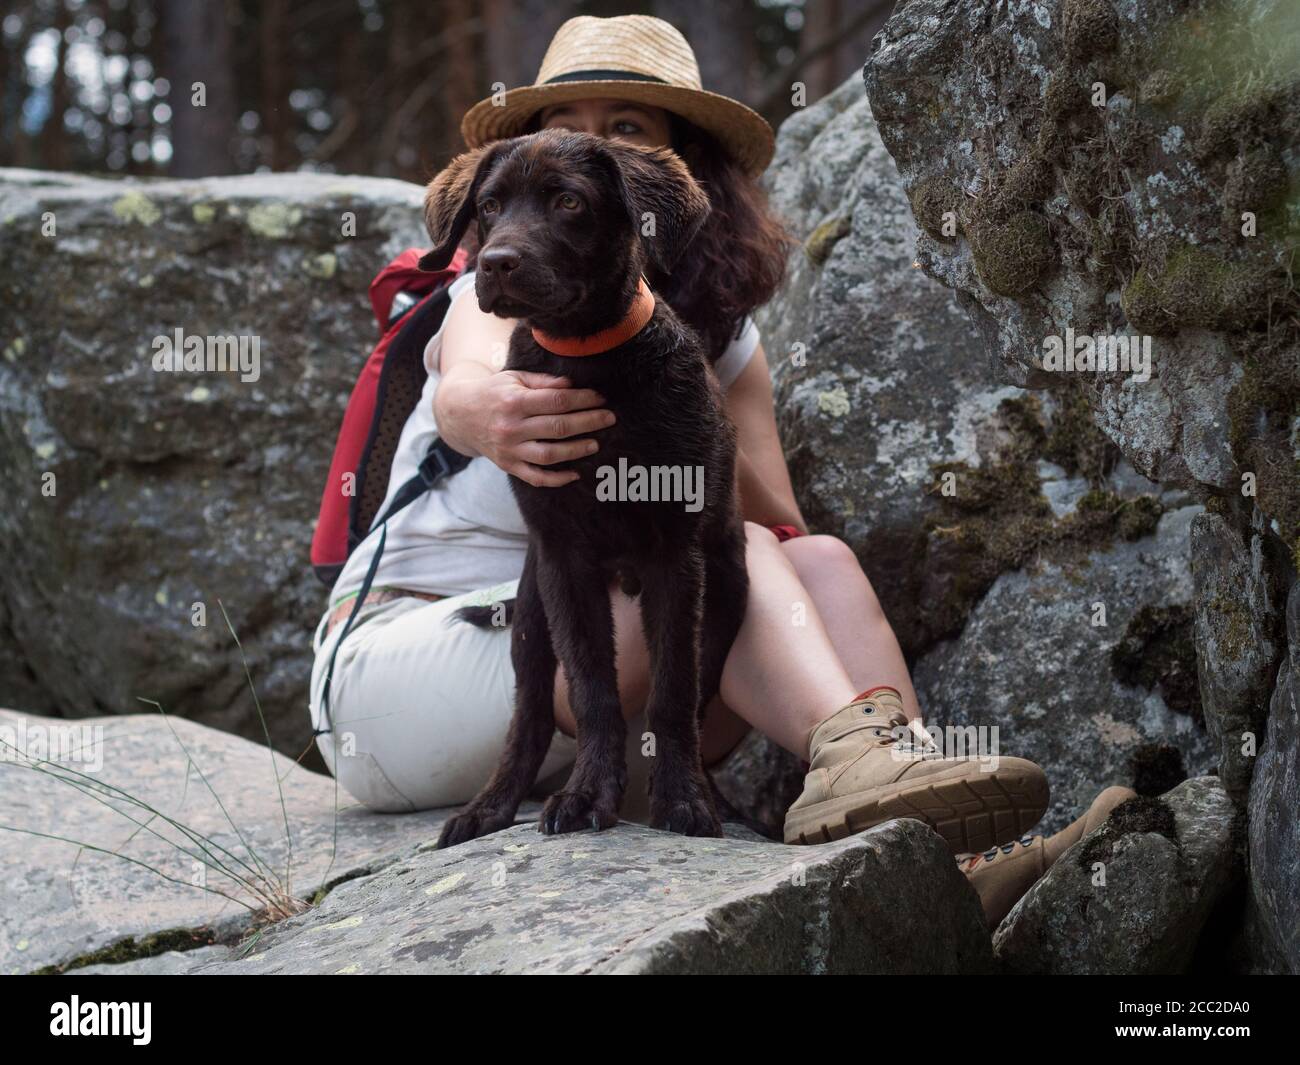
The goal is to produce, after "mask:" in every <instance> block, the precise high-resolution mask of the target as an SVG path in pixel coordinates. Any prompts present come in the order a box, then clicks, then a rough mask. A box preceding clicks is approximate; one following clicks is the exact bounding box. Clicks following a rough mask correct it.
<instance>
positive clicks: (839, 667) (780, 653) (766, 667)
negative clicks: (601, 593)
mask: <svg viewBox="0 0 1300 1065" xmlns="http://www.w3.org/2000/svg"><path fill="white" fill-rule="evenodd" d="M745 530H746V541H747V546H746V564H747V566H748V569H749V580H750V587H749V605H748V608H747V610H746V613H745V621H744V623H743V624H742V625H741V628H740V632H739V633H738V634H737V636H736V642H735V644H734V645H733V646H732V649H731V654H730V656H729V657H728V658H727V664H726V666H725V667H724V669H723V671H722V685H721V692H720V702H719V701H715V705H714V706H713V707H711V709H710V711H709V713H708V714H707V715H706V718H705V728H704V733H703V737H702V746H703V754H704V760H705V762H706V764H707V763H711V762H714V761H716V760H717V759H718V758H719V757H721V756H722V755H723V754H725V753H726V752H727V751H729V750H730V749H731V748H732V747H734V746H735V744H736V743H737V742H739V740H740V739H741V738H742V737H743V735H744V733H745V731H746V729H747V728H748V727H750V726H752V727H754V728H757V729H758V730H759V731H760V732H763V733H764V734H766V735H767V736H769V737H771V738H772V739H773V740H774V741H775V742H777V743H779V744H781V746H783V747H785V748H787V749H788V750H790V751H793V752H794V753H795V754H797V755H799V756H800V757H801V758H803V757H807V755H808V734H809V732H811V731H812V729H813V728H815V727H816V726H817V725H818V724H819V723H820V722H821V721H823V720H824V719H825V718H827V717H829V716H830V715H831V714H833V713H834V712H835V711H836V710H838V709H839V708H840V707H842V706H843V705H844V704H845V703H847V702H848V701H849V700H851V699H852V698H853V696H854V695H855V694H856V693H857V692H858V691H860V690H861V689H860V688H858V687H855V686H854V681H853V679H852V678H851V677H850V675H849V672H848V671H847V670H846V669H845V666H844V664H843V662H842V661H841V660H840V658H839V655H838V653H837V651H836V648H835V644H834V643H833V641H832V638H831V636H830V634H829V633H828V632H827V629H826V626H825V624H824V623H823V621H822V618H821V615H820V614H819V612H818V609H817V605H816V603H815V601H814V600H813V597H812V595H811V593H810V591H809V590H808V589H807V588H805V587H804V585H803V584H802V583H801V582H800V580H799V576H798V573H797V572H796V569H795V567H794V565H793V563H792V562H791V561H790V559H789V558H788V557H787V555H786V553H785V552H784V551H783V550H782V547H781V544H780V543H778V541H777V539H776V537H775V536H774V535H773V534H772V533H771V532H769V531H768V530H767V529H764V528H762V527H761V526H758V525H753V524H750V523H746V526H745ZM864 580H865V578H864ZM611 598H612V603H613V608H614V628H615V647H616V649H617V655H618V680H619V693H620V697H621V698H622V701H623V708H624V713H625V714H626V715H627V716H628V717H634V716H636V715H637V714H638V713H640V712H641V710H642V708H643V707H644V706H645V699H646V695H647V692H648V687H649V673H650V669H649V658H648V655H647V652H646V647H645V639H644V636H643V634H642V631H641V623H640V610H639V608H638V607H637V604H636V602H635V601H634V600H631V599H628V598H627V597H626V596H625V595H623V594H622V593H621V592H619V591H617V590H614V591H612V592H611ZM878 683H882V684H887V683H890V682H889V681H888V680H881V681H879V682H878ZM567 689H568V686H567V683H566V682H565V679H564V677H563V675H562V673H561V674H560V675H559V676H557V677H556V704H555V720H556V724H557V725H558V726H559V727H560V729H561V730H563V731H564V732H566V733H568V734H570V735H572V734H573V731H574V728H575V725H574V721H573V714H572V711H571V710H570V709H569V700H568V690H567ZM729 707H730V708H735V713H732V712H731V711H730V710H728V708H729ZM742 719H743V720H742Z"/></svg>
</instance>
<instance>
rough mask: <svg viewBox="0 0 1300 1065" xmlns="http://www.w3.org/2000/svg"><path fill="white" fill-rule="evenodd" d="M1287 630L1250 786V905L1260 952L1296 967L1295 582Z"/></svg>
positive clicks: (1299, 640) (1298, 620) (1299, 800)
mask: <svg viewBox="0 0 1300 1065" xmlns="http://www.w3.org/2000/svg"><path fill="white" fill-rule="evenodd" d="M1287 632H1288V640H1289V645H1290V647H1289V653H1288V654H1287V655H1286V656H1285V657H1284V658H1283V659H1282V667H1281V669H1280V670H1279V671H1278V677H1277V689H1276V690H1275V691H1274V693H1273V702H1272V705H1271V707H1270V710H1269V716H1268V734H1267V735H1266V736H1265V738H1264V744H1263V747H1262V748H1261V750H1260V752H1259V765H1258V766H1257V768H1256V770H1255V779H1254V781H1253V783H1252V784H1251V788H1250V889H1251V903H1250V905H1251V908H1252V910H1253V913H1254V915H1255V916H1256V918H1257V920H1256V924H1257V925H1258V927H1259V929H1260V932H1261V934H1262V937H1263V939H1264V940H1265V947H1266V949H1265V950H1263V951H1261V953H1262V954H1264V955H1265V957H1274V958H1277V959H1279V960H1280V962H1281V964H1282V965H1283V966H1285V967H1286V969H1288V970H1289V971H1290V972H1292V973H1300V583H1296V584H1294V585H1292V587H1291V596H1290V599H1289V600H1288V603H1287Z"/></svg>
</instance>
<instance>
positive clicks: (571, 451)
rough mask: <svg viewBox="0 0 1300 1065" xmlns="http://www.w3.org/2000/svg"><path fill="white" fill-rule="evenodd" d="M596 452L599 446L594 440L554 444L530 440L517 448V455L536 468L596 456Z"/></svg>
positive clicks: (566, 441) (567, 441)
mask: <svg viewBox="0 0 1300 1065" xmlns="http://www.w3.org/2000/svg"><path fill="white" fill-rule="evenodd" d="M596 450H597V445H596V441H594V440H565V441H563V442H560V443H554V444H552V443H547V442H546V441H543V440H529V441H527V442H525V443H523V444H520V445H519V447H517V448H515V454H516V455H518V456H519V457H520V458H521V459H523V460H524V461H525V462H528V463H531V464H532V465H534V466H554V465H555V464H556V463H557V462H567V461H568V460H569V459H580V458H583V457H585V456H587V455H594V454H595V453H596Z"/></svg>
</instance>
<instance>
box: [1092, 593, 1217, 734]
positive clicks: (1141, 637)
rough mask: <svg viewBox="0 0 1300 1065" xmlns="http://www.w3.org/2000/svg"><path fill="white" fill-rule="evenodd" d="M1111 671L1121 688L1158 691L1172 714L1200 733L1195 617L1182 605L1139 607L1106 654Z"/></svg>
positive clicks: (1202, 714) (1200, 715) (1200, 713)
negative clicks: (1189, 721)
mask: <svg viewBox="0 0 1300 1065" xmlns="http://www.w3.org/2000/svg"><path fill="white" fill-rule="evenodd" d="M1110 660H1111V667H1112V669H1113V670H1114V672H1115V676H1116V677H1118V678H1119V679H1120V680H1121V681H1123V682H1124V683H1125V684H1131V685H1134V686H1136V687H1141V688H1147V689H1150V690H1159V692H1160V694H1161V696H1162V697H1163V698H1164V701H1165V704H1166V705H1167V706H1168V707H1169V709H1171V710H1175V711H1177V712H1178V713H1181V714H1187V715H1188V716H1190V717H1191V719H1192V720H1193V721H1194V722H1196V724H1197V726H1198V727H1204V724H1205V714H1204V711H1203V710H1202V708H1201V697H1200V688H1199V686H1198V682H1197V678H1196V638H1195V617H1194V614H1193V612H1192V610H1191V609H1190V608H1189V607H1187V606H1184V605H1175V606H1153V605H1151V604H1148V605H1146V606H1143V607H1142V608H1141V609H1140V610H1139V611H1138V612H1137V613H1136V614H1134V615H1133V619H1132V620H1131V621H1130V622H1129V623H1128V626H1127V628H1125V630H1124V635H1123V637H1122V638H1121V639H1120V642H1119V643H1117V644H1116V645H1115V647H1114V648H1113V649H1112V650H1111V654H1110Z"/></svg>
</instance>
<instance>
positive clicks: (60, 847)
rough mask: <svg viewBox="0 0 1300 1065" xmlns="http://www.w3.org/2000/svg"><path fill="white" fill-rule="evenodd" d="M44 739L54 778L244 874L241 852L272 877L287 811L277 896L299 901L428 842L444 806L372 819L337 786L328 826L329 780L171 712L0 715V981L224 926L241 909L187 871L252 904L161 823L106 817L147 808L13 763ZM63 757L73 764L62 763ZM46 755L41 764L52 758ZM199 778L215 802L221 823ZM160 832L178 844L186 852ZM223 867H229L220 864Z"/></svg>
mask: <svg viewBox="0 0 1300 1065" xmlns="http://www.w3.org/2000/svg"><path fill="white" fill-rule="evenodd" d="M168 722H170V724H171V726H172V728H174V729H175V730H176V735H177V736H179V737H180V742H178V741H177V739H176V738H175V737H173V735H172V733H171V730H170V729H169V728H168ZM51 740H53V742H54V743H55V744H56V745H59V746H61V749H62V751H63V754H64V760H63V761H61V762H59V764H58V766H56V767H51V769H52V770H53V771H55V772H59V773H60V774H61V775H62V776H64V777H68V776H71V775H72V772H73V771H76V772H80V773H84V774H85V779H86V780H88V781H94V782H97V784H98V785H99V786H101V788H102V786H104V785H112V786H116V787H120V788H122V789H123V790H125V791H127V792H129V793H130V794H131V795H132V796H134V797H136V798H137V799H139V800H141V801H143V802H145V803H148V804H149V805H150V806H151V807H153V808H154V809H155V810H157V811H158V812H159V814H161V815H163V816H164V817H168V818H172V819H174V820H175V821H178V822H181V823H183V824H184V825H185V826H187V827H189V828H191V829H193V830H194V831H195V832H197V833H199V834H200V835H201V836H203V837H206V838H207V839H209V840H211V841H212V843H211V844H208V846H209V849H211V850H213V851H214V852H215V853H220V852H218V851H217V850H216V846H215V845H220V846H221V847H225V848H227V849H228V850H229V851H230V852H231V853H232V854H234V855H237V856H238V857H239V858H241V859H243V860H244V861H245V862H248V863H249V864H250V865H255V863H253V862H252V861H251V859H250V857H249V850H248V848H249V847H251V848H252V850H253V851H255V852H256V853H257V854H258V855H259V856H260V857H261V859H262V861H263V862H264V863H265V864H266V866H267V867H269V868H270V869H271V870H273V871H274V872H275V875H276V876H278V877H283V875H284V870H285V866H286V861H287V860H288V859H289V855H290V847H288V846H286V837H285V816H286V812H287V818H288V831H289V840H290V841H291V844H292V848H291V850H292V860H291V863H290V865H289V872H290V883H289V887H290V889H291V891H292V893H293V894H294V895H295V896H297V897H299V898H311V896H312V895H313V894H315V893H316V891H317V890H318V889H319V888H320V886H321V885H322V884H325V883H328V882H331V881H334V880H336V879H338V878H339V877H345V876H350V875H356V874H357V873H358V872H359V871H367V870H371V869H373V868H375V867H377V866H378V865H379V864H382V863H383V862H384V861H387V860H389V859H390V858H391V857H392V856H393V855H395V854H398V853H400V852H402V851H403V850H405V849H407V848H409V847H410V846H411V845H413V844H417V843H421V842H425V841H428V840H432V839H434V838H436V837H437V834H438V830H439V827H440V826H441V824H442V822H443V821H444V820H445V819H446V817H447V814H448V813H449V811H439V810H434V811H429V812H426V813H417V814H400V815H389V814H375V813H371V812H370V811H368V810H366V809H364V808H362V807H360V806H358V805H357V804H356V803H355V802H354V801H353V800H352V799H351V798H350V797H349V796H348V795H347V794H346V793H345V792H342V791H340V792H338V793H337V803H338V813H337V818H336V816H335V802H336V791H335V787H334V781H333V780H332V779H330V778H329V777H325V776H321V775H319V774H316V773H312V772H309V771H308V770H305V769H302V768H300V767H298V766H296V765H295V764H294V763H293V762H292V761H290V760H289V759H288V758H285V757H284V756H282V755H275V756H274V764H273V763H272V755H271V754H270V753H269V752H268V751H267V749H266V748H265V747H260V748H259V747H258V745H257V744H254V743H250V742H248V741H247V740H243V739H240V738H239V737H237V736H232V735H229V734H227V733H224V732H219V731H217V730H215V729H211V728H208V727H206V726H204V725H199V724H195V723H194V722H191V721H185V720H183V719H180V718H168V719H166V720H164V719H163V718H162V717H161V716H160V715H157V714H133V715H127V716H112V717H101V718H85V719H81V720H78V721H67V720H60V719H54V718H45V717H37V716H35V715H24V714H17V713H14V712H12V711H8V710H0V792H2V793H3V795H4V812H3V814H0V824H2V825H3V826H5V828H6V829H11V828H16V829H23V830H26V831H21V832H15V831H0V972H5V973H17V972H30V971H32V970H34V969H38V968H41V967H43V966H47V965H61V964H64V963H66V962H68V961H70V960H71V959H74V958H78V957H81V956H83V955H86V954H89V953H92V952H95V951H98V950H101V949H103V948H105V947H108V946H110V945H113V944H117V943H119V942H121V941H122V940H124V939H126V938H127V937H133V938H136V939H138V938H140V937H142V936H147V935H150V934H152V933H158V932H162V931H165V930H170V929H196V928H201V927H207V928H211V929H215V930H217V931H219V932H220V931H222V930H226V931H230V930H235V929H237V928H238V927H239V924H240V922H242V921H244V920H246V919H247V914H248V910H247V909H246V908H245V907H244V906H241V905H239V904H237V903H235V902H233V901H230V900H228V899H225V898H222V897H220V896H218V895H213V894H208V893H205V892H203V891H200V890H196V889H195V888H194V887H191V886H190V884H191V883H192V882H193V881H194V880H195V878H200V879H201V880H203V881H206V884H207V886H208V887H210V888H214V889H219V890H222V891H225V892H227V893H228V894H231V895H234V896H236V897H238V898H242V899H244V900H246V901H249V902H252V903H253V904H254V905H256V902H255V901H254V899H253V895H252V893H251V892H248V891H246V890H244V889H242V888H241V887H239V886H238V885H236V884H234V883H233V882H232V881H231V880H230V879H228V878H227V877H224V876H222V875H221V873H220V872H219V871H218V870H217V869H216V868H215V867H214V863H212V862H211V861H206V860H202V861H201V860H198V859H196V858H195V857H192V856H191V854H197V855H198V858H203V855H202V854H201V853H200V852H199V851H198V848H197V846H196V845H195V844H194V843H192V842H189V841H186V840H185V838H184V836H182V835H181V833H180V832H179V831H178V830H177V829H176V828H174V827H172V826H170V825H168V824H166V822H165V821H164V820H163V819H162V818H161V817H158V818H155V819H154V820H153V822H152V823H151V825H150V829H152V830H153V831H155V832H157V833H158V835H154V834H153V832H151V831H150V830H141V829H140V828H138V827H137V825H135V824H132V823H131V822H130V821H129V820H127V819H126V817H125V816H123V814H122V813H119V812H117V811H126V812H129V813H130V815H131V816H132V817H134V818H136V819H137V820H138V821H146V820H148V818H149V816H150V815H149V814H148V812H144V811H141V809H140V808H138V807H132V806H131V804H130V803H128V802H127V801H126V800H125V799H123V798H121V797H109V798H108V799H107V801H108V803H109V804H110V805H108V806H106V805H104V804H102V803H101V802H99V801H97V800H96V799H95V798H92V797H91V796H90V795H87V794H84V793H83V792H79V791H78V790H76V789H75V788H73V787H71V786H69V785H68V784H66V783H62V782H60V781H59V780H56V779H54V777H53V776H51V775H50V774H49V773H43V772H40V771H38V770H36V769H33V768H31V766H30V763H29V762H27V761H26V760H24V759H21V758H17V757H16V756H15V754H14V751H13V747H14V746H16V747H18V748H19V749H20V750H23V751H30V753H31V754H33V755H44V754H45V752H46V748H45V746H44V745H45V744H47V743H49V742H50V741H51ZM182 743H183V744H184V747H185V748H187V749H188V751H189V756H190V758H192V760H193V763H192V764H191V763H190V760H189V759H187V757H186V754H185V751H184V750H183V749H182V746H181V744H182ZM11 745H12V746H11ZM74 753H80V755H81V756H82V758H83V760H81V761H77V760H74V759H73V758H72V757H70V756H71V755H73V754H74ZM50 757H51V760H54V757H53V752H51V754H50ZM199 770H201V771H202V774H203V776H204V777H206V778H207V782H208V784H211V786H212V788H213V790H215V792H216V794H217V795H218V796H220V798H221V802H222V803H223V804H224V806H225V809H226V813H228V814H229V820H227V817H226V815H225V814H223V813H222V810H221V808H220V806H218V804H217V801H216V800H215V799H214V798H213V795H212V792H210V791H209V790H208V788H207V786H206V785H205V784H204V782H203V779H202V778H201V777H200V775H199V772H198V771H199ZM277 777H279V778H280V787H281V788H282V789H283V793H284V812H282V810H281V806H280V799H279V795H278V792H277V789H276V778H277ZM232 821H233V822H234V824H235V825H237V826H238V827H239V835H237V834H236V833H235V831H234V829H232V827H231V822H232ZM336 823H337V850H336V849H335V828H336ZM31 832H39V833H44V834H45V836H63V837H67V838H70V839H74V840H77V841H79V842H81V843H85V844H89V845H92V846H95V847H102V848H105V849H107V850H110V851H118V850H120V853H121V854H122V855H125V856H127V857H130V858H132V859H134V860H135V861H137V862H141V863H144V864H146V865H149V866H153V867H154V868H155V869H157V870H158V871H159V873H162V874H165V875H166V876H170V877H174V878H175V879H176V880H178V881H180V883H170V882H168V881H167V880H165V879H164V878H163V877H162V876H160V875H159V873H155V872H151V871H150V870H149V869H146V868H144V867H143V866H142V865H137V864H132V863H131V862H129V861H125V860H123V858H121V857H116V856H114V855H112V854H102V853H96V852H92V851H86V850H82V851H80V853H79V852H78V848H77V847H76V846H74V845H72V844H69V843H66V842H62V841H60V840H56V839H49V838H42V837H38V836H33V835H30V834H29V833H31ZM159 836H165V837H166V838H167V839H170V840H176V841H180V842H183V843H184V845H185V846H186V848H187V849H188V851H190V852H191V853H190V854H187V853H183V852H182V851H180V850H178V849H177V848H176V847H174V846H172V845H171V844H169V843H167V842H166V841H165V840H164V839H161V838H159ZM240 836H242V840H241V838H240ZM225 861H226V862H227V863H230V864H232V865H233V864H234V859H233V858H229V857H226V858H225Z"/></svg>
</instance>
